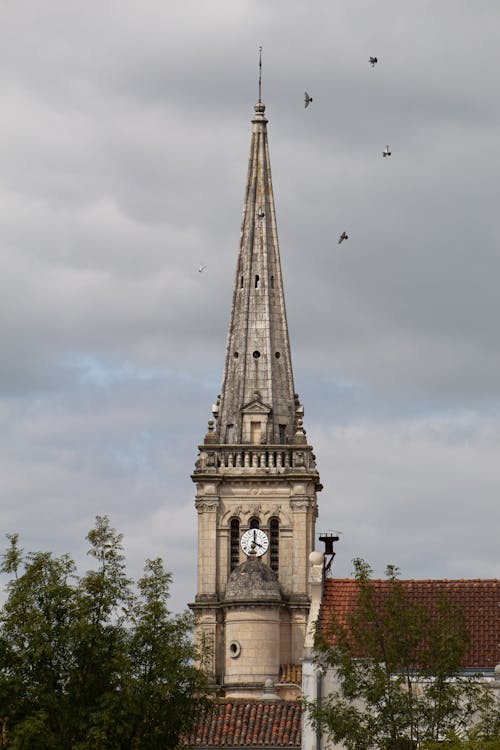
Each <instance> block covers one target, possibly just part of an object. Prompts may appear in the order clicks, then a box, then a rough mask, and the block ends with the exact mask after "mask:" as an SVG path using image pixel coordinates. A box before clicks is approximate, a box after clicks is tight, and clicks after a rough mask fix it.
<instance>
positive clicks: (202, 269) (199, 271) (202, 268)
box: [198, 266, 206, 273]
mask: <svg viewBox="0 0 500 750" xmlns="http://www.w3.org/2000/svg"><path fill="white" fill-rule="evenodd" d="M205 268H206V266H200V267H199V268H198V273H203V271H204V270H205Z"/></svg>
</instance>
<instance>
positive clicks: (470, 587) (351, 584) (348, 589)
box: [320, 578, 500, 669]
mask: <svg viewBox="0 0 500 750" xmlns="http://www.w3.org/2000/svg"><path fill="white" fill-rule="evenodd" d="M371 583H372V585H373V586H376V587H377V589H379V590H380V593H381V594H382V595H383V593H384V591H386V590H387V586H388V581H387V580H372V582H371ZM401 583H402V584H403V586H404V588H405V590H406V592H407V593H408V595H409V596H410V597H412V598H413V599H414V600H415V601H417V602H418V603H419V604H422V605H425V606H426V607H429V608H430V609H431V610H432V609H436V611H437V608H436V605H437V603H438V601H439V599H440V598H441V597H442V596H443V595H445V596H446V597H448V598H449V599H450V601H451V602H452V603H453V604H455V605H458V606H459V607H460V609H461V610H462V612H463V614H464V618H465V625H466V628H467V631H468V633H469V638H470V645H469V647H468V649H467V652H466V654H465V659H464V664H463V667H464V668H478V669H479V668H490V667H495V666H496V665H497V664H498V663H499V662H500V650H499V644H500V580H499V579H490V580H488V579H487V580H481V579H472V580H457V581H448V580H436V581H432V580H429V581H424V580H422V581H418V580H408V581H401ZM357 593H358V588H357V583H356V581H354V580H353V579H351V578H329V579H327V580H326V582H325V589H324V593H323V603H322V607H321V612H320V625H321V627H322V628H324V627H325V625H326V623H327V622H328V621H329V620H330V619H331V618H334V619H335V620H337V621H340V622H343V623H345V622H346V616H347V613H348V612H349V611H350V610H351V609H352V608H353V607H354V606H355V601H356V597H357Z"/></svg>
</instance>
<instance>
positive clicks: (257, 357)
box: [252, 349, 260, 359]
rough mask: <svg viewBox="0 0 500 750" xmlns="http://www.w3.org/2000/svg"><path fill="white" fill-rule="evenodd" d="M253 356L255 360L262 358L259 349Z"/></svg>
mask: <svg viewBox="0 0 500 750" xmlns="http://www.w3.org/2000/svg"><path fill="white" fill-rule="evenodd" d="M252 356H253V358H254V359H259V357H260V352H259V351H257V349H256V350H255V351H254V353H253V355H252Z"/></svg>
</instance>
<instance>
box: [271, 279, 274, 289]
mask: <svg viewBox="0 0 500 750" xmlns="http://www.w3.org/2000/svg"><path fill="white" fill-rule="evenodd" d="M271 289H274V276H271Z"/></svg>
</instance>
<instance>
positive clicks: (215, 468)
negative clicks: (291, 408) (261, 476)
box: [194, 445, 316, 474]
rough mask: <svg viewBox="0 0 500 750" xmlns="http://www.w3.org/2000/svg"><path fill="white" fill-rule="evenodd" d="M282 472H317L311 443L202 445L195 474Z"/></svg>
mask: <svg viewBox="0 0 500 750" xmlns="http://www.w3.org/2000/svg"><path fill="white" fill-rule="evenodd" d="M262 470H265V472H266V473H271V474H281V473H286V472H289V471H292V472H293V471H300V472H302V471H307V472H310V471H312V472H316V462H315V457H314V454H313V452H312V449H311V447H310V446H308V445H290V446H282V445H280V446H277V445H209V446H208V445H202V446H200V454H199V457H198V460H197V462H196V467H195V471H194V473H195V474H199V473H203V474H205V473H210V474H215V473H217V474H224V473H225V471H228V472H231V473H232V474H234V473H235V471H236V472H238V471H241V473H252V472H256V471H258V472H262Z"/></svg>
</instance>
